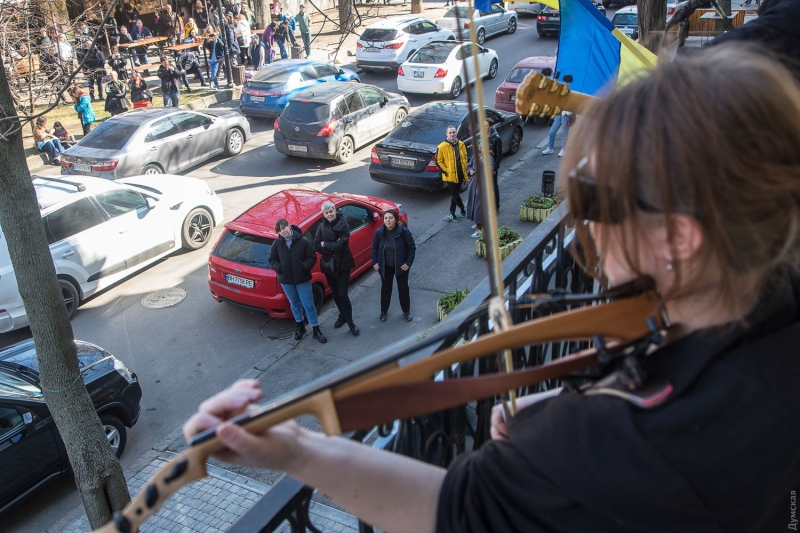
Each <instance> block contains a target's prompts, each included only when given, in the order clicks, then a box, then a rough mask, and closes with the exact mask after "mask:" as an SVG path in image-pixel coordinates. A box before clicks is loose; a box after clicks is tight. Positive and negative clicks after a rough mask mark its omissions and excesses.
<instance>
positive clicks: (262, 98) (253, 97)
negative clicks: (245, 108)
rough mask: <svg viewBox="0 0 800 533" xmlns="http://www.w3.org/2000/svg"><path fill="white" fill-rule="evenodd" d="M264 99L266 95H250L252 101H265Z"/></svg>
mask: <svg viewBox="0 0 800 533" xmlns="http://www.w3.org/2000/svg"><path fill="white" fill-rule="evenodd" d="M264 99H265V97H264V96H251V97H250V101H251V102H263V101H264Z"/></svg>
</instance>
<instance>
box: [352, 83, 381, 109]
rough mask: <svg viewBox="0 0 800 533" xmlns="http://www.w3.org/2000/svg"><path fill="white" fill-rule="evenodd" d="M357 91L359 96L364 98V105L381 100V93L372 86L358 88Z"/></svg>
mask: <svg viewBox="0 0 800 533" xmlns="http://www.w3.org/2000/svg"><path fill="white" fill-rule="evenodd" d="M358 92H360V93H361V97H362V98H363V99H364V106H365V107H369V106H371V105H375V104H380V103H381V101H382V100H383V93H381V92H380V91H379V90H377V89H373V88H372V87H364V88H363V89H359V91H358Z"/></svg>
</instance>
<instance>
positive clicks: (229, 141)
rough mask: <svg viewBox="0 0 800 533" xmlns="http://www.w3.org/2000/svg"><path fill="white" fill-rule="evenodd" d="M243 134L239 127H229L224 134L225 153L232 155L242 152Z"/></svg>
mask: <svg viewBox="0 0 800 533" xmlns="http://www.w3.org/2000/svg"><path fill="white" fill-rule="evenodd" d="M243 148H244V135H243V134H242V131H241V130H240V129H239V128H231V129H229V130H228V135H226V136H225V155H227V156H230V157H233V156H235V155H239V154H241V153H242V149H243Z"/></svg>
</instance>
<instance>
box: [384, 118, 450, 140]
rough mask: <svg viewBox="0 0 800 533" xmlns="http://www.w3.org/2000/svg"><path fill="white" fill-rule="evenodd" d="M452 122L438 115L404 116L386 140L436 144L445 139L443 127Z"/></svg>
mask: <svg viewBox="0 0 800 533" xmlns="http://www.w3.org/2000/svg"><path fill="white" fill-rule="evenodd" d="M452 123H453V122H449V121H444V122H443V121H442V120H441V118H440V117H426V116H424V115H420V116H416V117H411V116H409V117H406V119H405V120H404V121H403V122H401V123H400V125H399V126H397V127H396V128H395V129H394V131H392V133H390V134H389V136H388V137H387V138H386V140H387V141H388V140H398V141H412V142H418V143H425V144H433V145H437V144H439V143H440V142H442V141H443V140H444V139H445V129H446V128H447V126H448V124H452Z"/></svg>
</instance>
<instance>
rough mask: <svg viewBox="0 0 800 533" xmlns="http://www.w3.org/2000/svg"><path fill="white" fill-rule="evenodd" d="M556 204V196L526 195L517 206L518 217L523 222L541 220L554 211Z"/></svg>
mask: <svg viewBox="0 0 800 533" xmlns="http://www.w3.org/2000/svg"><path fill="white" fill-rule="evenodd" d="M557 205H558V199H557V198H548V197H545V196H539V195H535V196H528V197H527V198H526V199H525V201H524V202H522V206H521V207H520V208H519V219H520V220H522V221H525V222H543V221H544V219H546V218H547V217H549V216H550V213H552V212H553V211H555V209H556V206H557Z"/></svg>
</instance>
